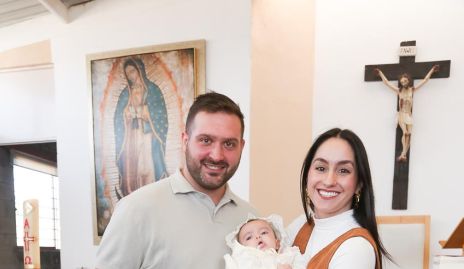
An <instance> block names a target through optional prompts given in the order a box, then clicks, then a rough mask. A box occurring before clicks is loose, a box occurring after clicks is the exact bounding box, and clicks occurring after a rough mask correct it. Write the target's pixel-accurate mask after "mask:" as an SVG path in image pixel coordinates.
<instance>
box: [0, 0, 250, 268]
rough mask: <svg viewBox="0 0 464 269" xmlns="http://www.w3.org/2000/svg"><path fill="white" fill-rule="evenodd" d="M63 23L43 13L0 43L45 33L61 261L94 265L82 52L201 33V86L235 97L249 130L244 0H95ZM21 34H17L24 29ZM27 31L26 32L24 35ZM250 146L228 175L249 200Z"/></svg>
mask: <svg viewBox="0 0 464 269" xmlns="http://www.w3.org/2000/svg"><path fill="white" fill-rule="evenodd" d="M71 11H72V12H71V17H72V18H74V19H73V21H72V22H71V23H70V24H68V25H62V24H61V22H60V21H59V20H58V19H56V18H54V17H52V16H45V17H40V18H38V19H35V20H33V21H29V22H25V23H22V24H18V25H14V26H11V27H7V28H3V29H0V36H2V43H3V41H4V40H7V42H5V43H3V44H2V45H0V50H2V49H7V48H12V47H16V46H20V45H24V44H28V43H32V42H35V41H39V40H43V39H48V38H50V39H51V43H52V54H53V62H54V66H55V78H56V79H55V86H56V90H55V92H56V113H57V126H58V128H57V129H58V130H57V139H58V165H59V177H60V180H61V183H60V193H61V210H62V213H61V226H62V251H61V260H62V268H80V267H81V266H83V267H86V268H93V267H94V263H95V252H96V250H97V247H96V246H93V236H92V234H93V231H92V204H91V200H92V199H91V195H92V193H91V190H92V188H91V178H90V175H91V167H92V166H91V163H90V161H89V160H90V154H91V146H90V145H91V144H90V134H91V130H90V128H89V127H90V123H91V122H90V121H91V114H90V90H89V88H88V86H87V81H88V77H87V70H86V55H87V54H91V53H97V52H103V51H112V50H119V49H128V48H134V47H143V46H148V45H155V44H165V43H173V42H180V41H188V40H195V39H205V40H206V69H207V70H206V87H207V88H209V89H213V90H216V91H218V92H222V93H225V94H227V95H229V96H230V97H231V98H232V99H234V100H236V101H238V102H239V104H240V106H241V108H242V110H243V111H244V114H245V116H246V123H245V124H246V125H247V129H246V131H245V139H247V138H248V137H249V128H248V126H249V124H248V119H249V117H248V115H249V85H250V48H249V46H250V3H249V1H228V0H220V1H219V0H195V1H189V0H158V1H143V0H137V1H125V0H98V1H94V2H90V3H89V4H87V5H85V6H83V7H77V8H73V9H72V10H71ZM26 29H27V33H28V34H27V35H25V34H24V35H21V34H20V33H26ZM29 33H30V35H29ZM248 177H249V150H248V147H246V149H245V152H244V153H243V156H242V162H241V165H240V168H239V170H238V171H237V173H236V175H235V177H234V178H233V179H232V180H231V185H232V188H233V190H234V191H236V193H238V194H239V195H240V196H242V197H243V198H245V199H248V185H249V184H248Z"/></svg>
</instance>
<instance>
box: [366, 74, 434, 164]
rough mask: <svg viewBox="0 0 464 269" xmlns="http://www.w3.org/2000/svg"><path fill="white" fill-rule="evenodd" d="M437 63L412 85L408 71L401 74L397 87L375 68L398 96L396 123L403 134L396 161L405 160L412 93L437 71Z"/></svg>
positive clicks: (410, 128) (409, 128) (409, 135)
mask: <svg viewBox="0 0 464 269" xmlns="http://www.w3.org/2000/svg"><path fill="white" fill-rule="evenodd" d="M438 70H439V65H434V66H433V67H432V68H431V69H430V71H429V72H428V73H427V75H426V76H425V78H424V79H423V80H422V81H421V82H420V83H419V84H418V85H417V86H414V85H413V79H412V78H411V76H410V75H409V74H408V73H404V74H401V75H400V76H399V78H398V87H396V86H395V85H393V84H391V83H390V82H389V81H388V79H387V78H386V77H385V75H384V74H383V73H382V71H381V70H380V69H378V68H377V69H375V72H376V74H377V75H378V76H380V78H381V79H382V81H383V83H384V84H385V85H387V87H388V88H390V89H392V90H393V91H394V92H395V93H396V94H397V96H398V125H399V126H400V128H401V130H402V132H403V135H402V137H401V143H402V145H403V149H402V151H401V154H400V155H399V156H398V158H397V160H398V161H400V162H401V161H406V158H407V157H406V154H407V153H408V150H409V146H410V140H411V131H412V124H413V120H412V104H413V95H414V93H415V92H416V91H417V90H418V89H420V88H421V87H422V86H424V84H425V83H426V82H427V81H429V79H430V77H431V76H432V74H433V73H435V72H438Z"/></svg>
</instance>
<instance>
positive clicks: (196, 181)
mask: <svg viewBox="0 0 464 269" xmlns="http://www.w3.org/2000/svg"><path fill="white" fill-rule="evenodd" d="M241 128H242V127H241V124H240V119H239V118H238V117H237V116H236V115H233V114H226V113H222V112H219V113H208V112H199V113H198V114H197V115H196V116H195V118H194V120H193V122H192V125H191V128H190V134H187V133H183V134H182V140H183V146H184V152H185V158H186V166H187V171H185V172H184V173H185V174H184V176H185V177H186V179H187V180H188V181H189V182H190V184H192V186H193V187H194V188H195V189H196V190H198V191H201V192H204V193H208V192H210V191H214V190H217V189H220V188H221V187H223V186H224V184H225V183H226V182H227V181H228V180H229V179H230V178H231V177H232V176H233V175H234V173H235V171H236V170H237V168H238V165H239V163H240V157H241V154H242V149H243V146H244V144H245V141H244V140H243V139H242V135H241V134H242V129H241Z"/></svg>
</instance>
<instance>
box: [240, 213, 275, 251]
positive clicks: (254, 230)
mask: <svg viewBox="0 0 464 269" xmlns="http://www.w3.org/2000/svg"><path fill="white" fill-rule="evenodd" d="M238 242H239V243H240V244H242V245H244V246H248V247H254V248H258V249H261V250H266V249H269V248H273V249H275V250H278V248H279V240H277V238H276V236H275V234H274V231H273V230H272V228H271V225H270V224H269V223H268V222H267V221H265V220H259V219H257V220H252V221H250V222H248V223H245V224H244V225H243V226H242V228H241V229H240V232H239V233H238Z"/></svg>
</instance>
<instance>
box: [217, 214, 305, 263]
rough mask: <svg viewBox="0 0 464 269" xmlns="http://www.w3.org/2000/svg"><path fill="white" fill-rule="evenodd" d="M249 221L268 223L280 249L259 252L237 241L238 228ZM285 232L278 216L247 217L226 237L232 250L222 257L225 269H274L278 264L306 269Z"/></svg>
mask: <svg viewBox="0 0 464 269" xmlns="http://www.w3.org/2000/svg"><path fill="white" fill-rule="evenodd" d="M251 219H262V220H265V221H267V222H270V223H271V224H272V226H273V228H274V231H275V233H276V236H277V238H278V239H279V240H280V249H279V251H276V250H275V249H271V248H270V249H267V250H260V249H257V248H254V247H247V246H244V245H242V244H240V243H239V242H238V241H237V234H238V232H239V231H240V227H242V225H243V224H245V223H246V222H248V221H249V220H251ZM287 241H288V237H287V234H286V232H285V229H284V226H283V221H282V218H281V217H280V216H278V215H275V214H273V215H270V216H269V217H267V218H257V217H254V216H249V217H248V219H247V221H245V222H243V223H242V224H240V225H239V226H238V227H237V229H235V230H234V231H233V232H231V233H230V234H228V235H227V236H226V242H227V245H228V246H229V247H230V248H231V249H232V254H226V255H224V259H225V262H226V267H225V268H226V269H276V268H277V265H278V264H288V265H291V266H292V269H304V268H306V266H305V264H304V261H303V260H302V255H301V253H300V250H299V248H298V247H292V246H290V243H289V242H287Z"/></svg>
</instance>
